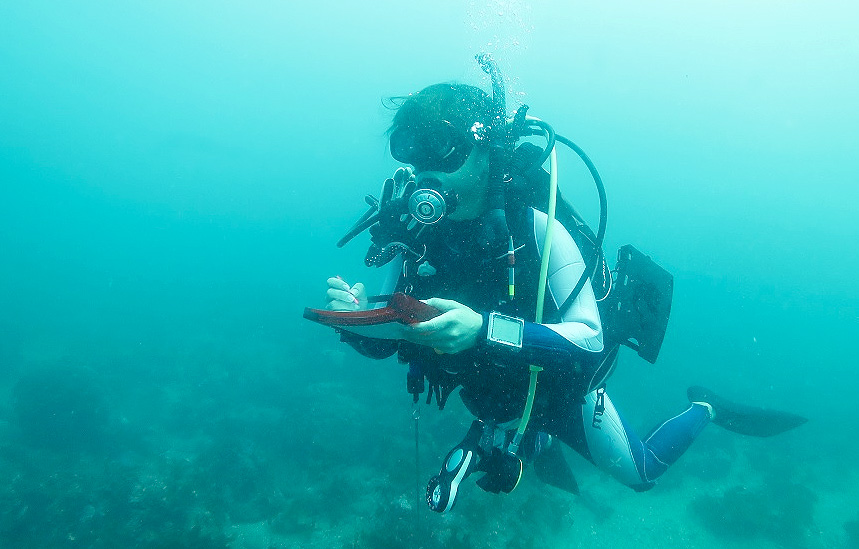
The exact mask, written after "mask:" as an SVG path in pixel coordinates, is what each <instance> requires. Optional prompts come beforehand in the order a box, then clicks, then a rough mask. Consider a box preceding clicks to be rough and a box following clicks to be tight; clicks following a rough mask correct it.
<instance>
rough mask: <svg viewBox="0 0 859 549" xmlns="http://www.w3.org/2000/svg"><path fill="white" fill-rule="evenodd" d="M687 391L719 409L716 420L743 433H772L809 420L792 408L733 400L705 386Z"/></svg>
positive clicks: (716, 422)
mask: <svg viewBox="0 0 859 549" xmlns="http://www.w3.org/2000/svg"><path fill="white" fill-rule="evenodd" d="M687 395H688V396H689V400H690V401H691V402H706V403H707V404H709V405H710V406H712V407H713V411H714V412H715V413H716V417H715V418H714V419H713V423H715V424H716V425H718V426H720V427H723V428H725V429H727V430H729V431H733V432H735V433H740V434H743V435H750V436H753V437H771V436H773V435H777V434H779V433H783V432H785V431H789V430H791V429H793V428H795V427H799V426H800V425H802V424H803V423H805V422H806V421H808V419H807V418H804V417H802V416H799V415H796V414H792V413H790V412H781V411H779V410H770V409H767V408H758V407H756V406H749V405H746V404H738V403H736V402H731V401H730V400H726V399H724V398H722V397H720V396H718V395H716V394H715V393H714V392H713V391H711V390H709V389H705V388H704V387H698V386H694V387H689V390H688V391H687Z"/></svg>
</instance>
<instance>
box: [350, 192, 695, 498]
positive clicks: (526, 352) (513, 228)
mask: <svg viewBox="0 0 859 549" xmlns="http://www.w3.org/2000/svg"><path fill="white" fill-rule="evenodd" d="M507 219H508V225H509V228H510V232H511V234H512V235H513V238H514V246H516V247H517V248H518V249H517V251H516V296H515V299H513V300H510V299H509V297H508V296H507V295H506V292H507V276H508V272H507V263H506V258H504V257H503V256H502V257H493V256H495V255H496V253H489V252H488V251H487V249H486V247H485V246H483V245H481V244H480V242H479V241H480V238H478V237H477V235H480V234H481V225H480V224H481V221H480V220H476V221H468V222H450V221H448V222H447V223H446V224H445V225H444V226H442V227H438V228H436V229H434V231H433V232H432V234H431V235H430V236H429V237H428V239H427V242H426V243H427V253H426V255H425V257H423V258H422V259H421V260H420V261H421V265H415V264H412V263H406V264H405V267H404V262H403V260H402V258H397V259H396V260H395V261H394V262H393V263H392V264H391V269H392V270H391V275H390V276H389V277H388V282H387V284H386V286H387V287H386V288H385V291H384V293H389V292H391V291H394V290H396V291H404V292H406V293H409V294H410V295H412V296H414V297H416V298H418V299H426V298H430V297H440V298H445V299H452V300H455V301H458V302H460V303H463V304H465V305H467V306H469V307H471V308H472V309H474V310H475V311H478V312H480V313H481V314H483V315H484V332H483V333H482V334H481V339H480V340H479V343H478V345H477V346H475V347H474V348H472V349H468V350H466V351H463V352H461V353H457V354H455V355H439V354H437V353H435V352H434V351H433V350H432V349H429V348H427V347H422V346H418V345H414V344H411V343H406V342H391V341H380V340H368V339H364V338H360V337H357V336H354V335H350V334H344V336H343V339H344V341H346V342H348V343H350V344H351V345H352V346H353V347H355V348H356V349H357V350H358V351H359V352H361V353H362V354H365V355H366V356H370V357H372V358H384V357H387V356H391V355H393V354H394V353H395V352H399V358H400V360H401V361H403V362H407V363H409V377H410V390H411V391H413V392H415V393H417V392H418V391H420V390H421V388H422V385H423V383H422V381H423V379H426V380H427V381H428V383H429V386H430V396H432V395H433V394H434V395H435V397H436V399H437V401H438V403H439V405H440V406H443V405H444V403H445V401H446V399H447V397H448V396H449V395H450V394H451V392H452V391H453V390H454V389H455V388H456V387H459V386H461V387H462V390H461V391H460V397H461V398H462V400H463V402H464V404H465V405H466V407H467V408H468V409H469V411H471V412H472V413H473V414H474V415H475V416H476V417H477V418H479V419H481V420H484V421H490V422H492V423H494V424H499V425H500V424H504V423H505V422H513V421H514V420H517V419H518V418H519V417H521V414H522V410H523V407H524V403H525V400H526V396H527V391H528V377H529V371H528V365H529V364H535V365H538V366H540V367H542V368H543V371H542V373H540V375H539V383H538V386H537V392H536V399H535V404H534V409H533V413H532V416H531V421H530V423H529V426H528V431H529V432H538V431H539V432H545V433H549V434H551V435H553V436H555V437H557V438H558V439H560V440H561V441H563V442H564V443H566V444H567V445H569V446H570V447H572V448H573V449H575V450H576V451H577V452H579V453H580V454H581V455H582V456H584V457H585V458H587V459H588V460H590V461H591V462H593V463H594V464H595V465H597V466H598V467H599V468H600V469H602V470H604V471H605V472H607V473H609V474H610V475H612V476H613V477H615V478H616V479H618V480H619V481H620V482H622V483H623V484H625V485H627V486H630V487H632V488H634V489H636V490H646V489H648V488H650V487H651V486H652V485H653V484H654V480H655V479H656V478H657V477H659V476H660V475H661V474H662V473H663V472H665V470H666V469H667V468H668V466H669V465H670V464H672V463H673V462H674V461H675V460H676V459H677V458H679V457H680V455H681V454H682V453H683V452H684V451H685V450H686V449H687V448H688V447H689V445H690V444H691V443H692V441H693V439H694V438H695V436H696V435H697V434H698V433H699V432H700V431H701V429H702V428H703V427H704V426H705V425H706V424H707V423H708V421H709V414H708V411H707V409H706V407H704V406H701V405H698V404H692V405H690V406H689V407H688V408H687V409H686V410H685V411H683V412H681V413H680V414H678V415H677V416H674V417H672V418H671V419H669V420H667V421H665V422H663V423H661V424H660V425H659V426H658V427H657V428H656V429H654V430H653V431H652V432H651V433H650V434H649V435H648V436H647V437H645V438H644V439H641V438H639V437H638V436H637V435H636V434H635V433H634V432H633V431H632V430H631V429H630V428H629V426H628V425H627V424H626V423H625V422H624V421H623V419H622V418H621V416H620V414H619V412H618V411H617V409H616V408H615V407H614V404H613V403H612V401H611V399H610V398H609V396H608V394H607V393H606V391H605V381H606V379H607V377H608V376H609V375H610V373H611V370H612V368H613V363H614V356H615V355H614V353H613V352H612V351H613V350H614V349H606V348H605V343H604V341H603V331H602V325H601V322H600V315H599V310H598V308H597V303H596V299H595V297H594V292H593V289H592V288H591V285H590V284H585V285H584V287H583V288H582V291H581V293H580V294H579V295H578V297H577V298H576V299H575V301H574V303H573V305H572V306H571V307H569V309H568V310H567V311H566V312H565V313H564V315H563V316H561V315H560V314H559V306H560V304H562V303H563V302H564V301H565V300H566V299H567V297H568V295H569V294H570V292H571V291H572V289H573V288H574V287H575V285H576V283H577V282H578V280H579V277H580V276H581V274H582V272H583V271H584V268H585V263H584V261H583V259H582V255H581V253H580V251H579V248H578V247H577V246H576V243H575V241H574V240H573V238H572V237H571V236H570V234H569V233H568V232H567V230H566V229H565V228H564V227H563V225H561V224H560V223H559V222H557V221H556V222H555V223H556V226H555V233H554V234H555V236H554V241H553V244H552V249H551V255H550V262H549V278H548V291H547V292H546V297H545V303H544V321H543V323H542V324H536V323H535V322H534V319H535V312H534V310H535V302H536V288H537V286H538V274H539V265H540V258H541V256H542V253H543V239H544V236H545V229H546V224H547V216H546V215H545V214H544V213H542V212H539V211H537V210H534V209H532V208H524V207H523V208H519V209H518V210H517V209H515V208H513V209H512V211H511V209H510V208H508V213H507ZM520 247H521V248H520ZM490 311H498V312H502V313H504V314H511V315H515V316H518V317H521V318H524V319H525V320H526V323H525V330H524V337H523V345H522V349H521V350H519V351H515V350H512V349H509V348H501V347H495V346H492V345H490V344H488V343H487V342H486V337H485V336H486V333H485V330H486V317H487V316H488V313H489V312H490ZM416 380H418V381H420V382H421V383H416V382H415V381H416ZM416 398H417V397H416Z"/></svg>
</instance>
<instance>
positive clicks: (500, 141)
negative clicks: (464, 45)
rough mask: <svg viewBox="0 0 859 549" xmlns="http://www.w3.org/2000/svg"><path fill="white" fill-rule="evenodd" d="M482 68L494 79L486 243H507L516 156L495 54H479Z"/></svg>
mask: <svg viewBox="0 0 859 549" xmlns="http://www.w3.org/2000/svg"><path fill="white" fill-rule="evenodd" d="M475 58H476V59H477V62H478V64H480V68H481V69H483V72H485V73H486V74H488V75H489V78H490V79H491V80H492V111H493V112H492V122H491V123H490V126H489V147H490V161H489V191H488V197H487V199H488V210H487V212H486V213H485V214H484V215H483V219H484V221H485V223H484V239H485V240H484V242H485V243H486V244H487V245H488V246H490V247H495V246H506V245H507V242H508V240H509V237H510V230H509V228H508V227H507V216H506V214H505V212H504V206H505V196H504V185H505V183H504V181H505V177H506V175H507V167H508V165H509V161H510V158H512V156H513V138H512V136H511V132H510V131H509V130H508V128H507V97H506V94H505V91H504V80H503V79H502V78H501V71H499V70H498V65H497V64H496V63H495V60H494V59H492V56H491V55H489V54H488V53H480V54H478V55H477V56H476V57H475Z"/></svg>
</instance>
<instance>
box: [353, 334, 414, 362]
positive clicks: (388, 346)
mask: <svg viewBox="0 0 859 549" xmlns="http://www.w3.org/2000/svg"><path fill="white" fill-rule="evenodd" d="M340 341H342V342H343V343H347V344H349V346H351V347H352V348H353V349H355V350H356V351H358V352H359V353H361V354H362V355H364V356H365V357H367V358H372V359H375V360H380V359H383V358H388V357H389V356H392V355H393V354H394V353H396V352H397V349H398V348H399V343H398V342H397V341H396V340H391V339H374V338H371V337H364V336H359V335H357V334H353V333H352V332H347V331H345V330H340Z"/></svg>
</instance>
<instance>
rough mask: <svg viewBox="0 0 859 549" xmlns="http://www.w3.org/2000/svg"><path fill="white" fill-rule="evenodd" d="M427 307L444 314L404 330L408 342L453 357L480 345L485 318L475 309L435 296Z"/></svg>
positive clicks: (427, 302) (428, 302)
mask: <svg viewBox="0 0 859 549" xmlns="http://www.w3.org/2000/svg"><path fill="white" fill-rule="evenodd" d="M426 304H427V305H430V306H432V307H435V308H436V309H438V310H440V311H442V314H440V315H439V316H437V317H435V318H431V319H430V320H427V321H425V322H419V323H417V324H413V325H412V326H410V327H409V328H407V329H406V330H405V335H404V338H405V339H406V341H411V342H412V343H417V344H418V345H426V346H428V347H432V348H433V349H435V350H436V352H438V353H448V354H454V353H459V352H461V351H464V350H466V349H470V348H472V347H474V346H475V345H476V344H477V338H478V336H479V335H480V330H481V328H482V327H483V316H482V315H481V314H480V313H477V312H475V311H474V310H473V309H471V308H469V307H467V306H465V305H463V304H462V303H459V302H458V301H452V300H450V299H439V298H437V297H434V298H432V299H427V300H426Z"/></svg>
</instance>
